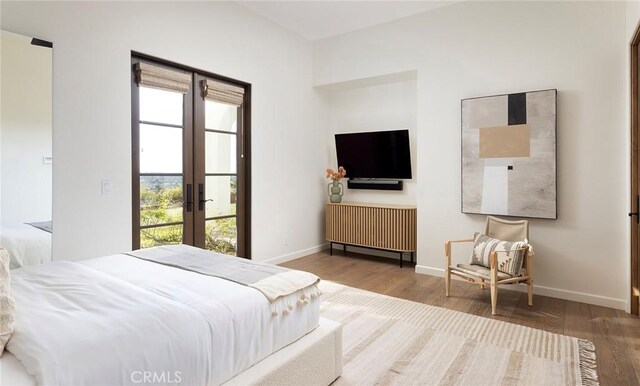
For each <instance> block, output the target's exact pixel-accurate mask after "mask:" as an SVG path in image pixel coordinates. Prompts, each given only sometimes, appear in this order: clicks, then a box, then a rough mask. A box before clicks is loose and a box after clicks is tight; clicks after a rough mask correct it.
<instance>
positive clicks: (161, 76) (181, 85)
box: [134, 62, 191, 94]
mask: <svg viewBox="0 0 640 386" xmlns="http://www.w3.org/2000/svg"><path fill="white" fill-rule="evenodd" d="M134 71H135V74H136V83H138V85H139V86H146V87H152V88H157V89H160V90H165V91H174V92H179V93H182V94H186V93H187V92H189V88H190V87H191V74H185V73H183V72H179V71H174V70H169V69H167V68H163V67H159V66H155V65H153V64H149V63H143V62H140V63H136V64H135V65H134Z"/></svg>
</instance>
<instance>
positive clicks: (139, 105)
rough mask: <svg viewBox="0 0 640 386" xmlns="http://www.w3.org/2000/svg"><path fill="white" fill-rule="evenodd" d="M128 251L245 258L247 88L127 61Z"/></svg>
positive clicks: (143, 61) (159, 64)
mask: <svg viewBox="0 0 640 386" xmlns="http://www.w3.org/2000/svg"><path fill="white" fill-rule="evenodd" d="M132 65H133V66H132V67H133V71H132V92H131V100H132V111H131V112H132V114H131V119H132V161H133V162H132V168H133V173H132V176H133V185H132V186H133V238H132V240H133V249H138V248H147V247H151V246H157V245H167V244H180V243H184V244H189V245H194V246H197V247H201V248H206V249H209V250H212V251H216V252H220V253H224V254H228V255H237V256H241V257H247V258H249V257H250V246H249V244H250V242H249V240H250V238H249V230H250V211H249V208H250V205H249V200H250V195H249V185H250V184H249V181H250V174H249V171H250V170H249V169H250V157H249V141H248V138H249V114H250V111H249V97H250V94H249V93H250V86H249V85H247V84H245V83H242V82H238V81H233V80H230V79H227V78H222V77H219V76H215V75H213V74H207V73H204V72H202V71H196V70H193V69H190V68H185V67H182V66H176V65H173V64H168V63H166V62H160V61H155V60H150V59H149V58H148V57H144V56H134V57H133V58H132Z"/></svg>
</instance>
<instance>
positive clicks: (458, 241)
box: [447, 239, 476, 244]
mask: <svg viewBox="0 0 640 386" xmlns="http://www.w3.org/2000/svg"><path fill="white" fill-rule="evenodd" d="M474 241H476V240H475V239H466V240H450V241H447V243H451V244H453V243H472V242H474Z"/></svg>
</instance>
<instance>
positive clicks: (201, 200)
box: [198, 184, 213, 210]
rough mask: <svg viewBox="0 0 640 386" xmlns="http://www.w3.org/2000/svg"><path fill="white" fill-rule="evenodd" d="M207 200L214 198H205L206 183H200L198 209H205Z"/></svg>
mask: <svg viewBox="0 0 640 386" xmlns="http://www.w3.org/2000/svg"><path fill="white" fill-rule="evenodd" d="M207 201H213V199H208V200H205V198H204V184H198V210H204V204H205V203H206V202H207Z"/></svg>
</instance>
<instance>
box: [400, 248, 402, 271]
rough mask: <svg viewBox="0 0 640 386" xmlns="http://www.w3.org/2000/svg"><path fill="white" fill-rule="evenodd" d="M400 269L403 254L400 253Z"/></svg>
mask: <svg viewBox="0 0 640 386" xmlns="http://www.w3.org/2000/svg"><path fill="white" fill-rule="evenodd" d="M400 268H402V252H400Z"/></svg>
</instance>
